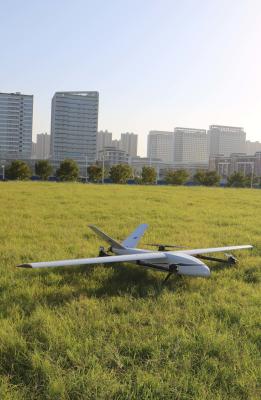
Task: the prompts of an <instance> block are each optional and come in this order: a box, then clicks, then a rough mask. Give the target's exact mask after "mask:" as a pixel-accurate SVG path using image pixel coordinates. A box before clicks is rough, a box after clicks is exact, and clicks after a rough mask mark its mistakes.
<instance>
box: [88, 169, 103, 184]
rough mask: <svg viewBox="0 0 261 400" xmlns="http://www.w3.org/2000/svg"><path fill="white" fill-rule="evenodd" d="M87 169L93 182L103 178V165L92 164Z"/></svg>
mask: <svg viewBox="0 0 261 400" xmlns="http://www.w3.org/2000/svg"><path fill="white" fill-rule="evenodd" d="M87 171H88V178H89V180H90V181H91V182H100V181H101V180H102V167H100V166H99V165H90V166H89V167H88V168H87Z"/></svg>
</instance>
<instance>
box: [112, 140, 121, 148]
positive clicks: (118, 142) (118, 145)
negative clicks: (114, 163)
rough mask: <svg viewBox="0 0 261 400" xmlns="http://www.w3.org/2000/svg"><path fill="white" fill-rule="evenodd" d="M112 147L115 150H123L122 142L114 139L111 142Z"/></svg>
mask: <svg viewBox="0 0 261 400" xmlns="http://www.w3.org/2000/svg"><path fill="white" fill-rule="evenodd" d="M111 146H112V147H114V148H115V149H118V150H122V149H121V141H120V140H119V139H113V140H112V141H111Z"/></svg>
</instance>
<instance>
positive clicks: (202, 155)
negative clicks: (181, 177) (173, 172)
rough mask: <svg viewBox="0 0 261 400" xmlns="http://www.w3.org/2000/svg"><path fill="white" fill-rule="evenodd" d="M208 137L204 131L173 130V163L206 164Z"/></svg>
mask: <svg viewBox="0 0 261 400" xmlns="http://www.w3.org/2000/svg"><path fill="white" fill-rule="evenodd" d="M208 158H209V151H208V137H207V133H206V130H205V129H193V128H175V129H174V162H175V163H181V164H192V163H208Z"/></svg>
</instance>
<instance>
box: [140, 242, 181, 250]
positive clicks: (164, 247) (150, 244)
mask: <svg viewBox="0 0 261 400" xmlns="http://www.w3.org/2000/svg"><path fill="white" fill-rule="evenodd" d="M145 244H146V246H154V247H158V248H159V251H164V250H165V249H166V248H167V247H168V248H173V249H185V248H186V247H184V246H176V245H174V244H162V243H145Z"/></svg>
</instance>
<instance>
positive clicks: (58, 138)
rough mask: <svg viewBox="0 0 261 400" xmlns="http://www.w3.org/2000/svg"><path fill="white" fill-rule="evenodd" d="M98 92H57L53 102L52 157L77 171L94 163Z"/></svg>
mask: <svg viewBox="0 0 261 400" xmlns="http://www.w3.org/2000/svg"><path fill="white" fill-rule="evenodd" d="M98 106H99V93H98V92H57V93H55V95H54V97H53V99H52V121H51V157H52V158H53V159H54V160H55V162H56V163H57V162H60V161H62V160H64V159H65V158H71V159H73V160H75V161H76V162H78V164H79V166H80V168H81V166H83V168H85V164H87V163H88V164H93V163H94V162H95V160H96V137H97V126H98Z"/></svg>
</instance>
